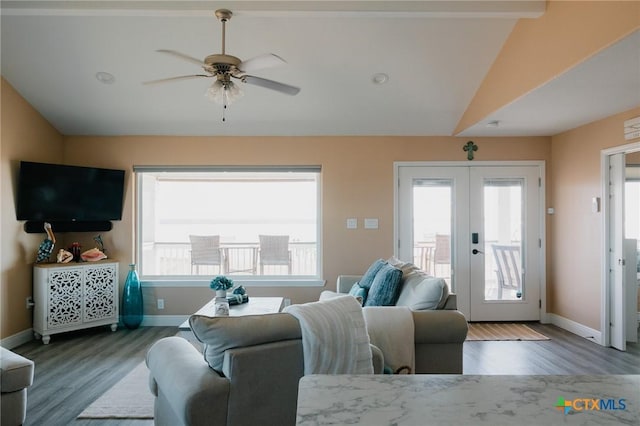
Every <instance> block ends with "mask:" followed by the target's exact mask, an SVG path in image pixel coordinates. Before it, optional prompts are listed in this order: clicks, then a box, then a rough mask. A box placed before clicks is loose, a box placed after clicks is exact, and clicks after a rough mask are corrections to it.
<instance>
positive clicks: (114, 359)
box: [13, 327, 178, 426]
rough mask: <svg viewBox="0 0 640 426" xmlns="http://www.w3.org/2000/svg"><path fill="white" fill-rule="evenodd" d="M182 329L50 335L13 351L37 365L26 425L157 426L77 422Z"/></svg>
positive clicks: (133, 422) (139, 422)
mask: <svg viewBox="0 0 640 426" xmlns="http://www.w3.org/2000/svg"><path fill="white" fill-rule="evenodd" d="M177 332H178V327H141V328H139V329H136V330H128V329H119V330H118V331H116V332H112V331H111V330H110V329H109V328H108V327H104V328H93V329H86V330H81V331H78V332H71V333H63V334H56V335H53V336H51V343H49V344H48V345H43V344H42V342H41V341H39V340H37V341H36V340H34V341H32V342H29V343H27V344H25V345H22V346H19V347H17V348H15V349H13V351H14V352H16V353H19V354H21V355H23V356H25V357H27V358H29V359H31V360H33V361H34V362H35V377H34V383H33V385H32V386H31V387H30V388H29V389H28V391H27V392H28V399H27V421H26V423H25V425H26V426H66V425H74V426H84V425H92V426H98V425H99V426H114V425H130V426H142V425H153V421H151V420H76V417H77V416H78V415H79V414H80V413H81V412H82V411H83V410H84V409H85V408H87V407H88V406H89V405H90V404H91V403H92V402H93V401H95V400H96V399H98V397H99V396H100V395H102V394H103V393H104V392H106V391H107V390H108V389H109V388H111V387H112V386H113V385H114V384H115V383H117V382H118V381H119V380H120V379H121V378H123V377H124V376H125V375H126V374H127V373H128V372H129V371H131V370H133V368H134V367H135V366H137V365H138V364H139V363H140V362H142V361H143V360H144V357H145V354H146V352H147V348H149V346H151V344H153V342H155V341H156V340H158V339H160V338H162V337H166V336H173V335H175V334H176V333H177Z"/></svg>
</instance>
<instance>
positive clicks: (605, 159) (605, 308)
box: [598, 142, 640, 346]
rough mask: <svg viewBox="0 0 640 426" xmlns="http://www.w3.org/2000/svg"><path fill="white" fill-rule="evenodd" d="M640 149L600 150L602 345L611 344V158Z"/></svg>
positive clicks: (635, 146)
mask: <svg viewBox="0 0 640 426" xmlns="http://www.w3.org/2000/svg"><path fill="white" fill-rule="evenodd" d="M635 151H640V142H634V143H630V144H625V145H620V146H616V147H613V148H607V149H603V150H602V151H600V178H601V180H600V182H601V183H600V185H601V190H602V200H603V202H602V203H601V204H602V213H603V214H602V224H601V226H602V241H603V244H602V259H604V262H603V265H602V271H601V273H600V294H601V298H602V302H601V304H600V332H601V334H600V336H601V337H600V341H599V342H598V343H600V344H601V345H602V346H611V329H610V326H609V324H610V323H611V309H610V303H611V283H610V281H609V269H610V267H611V262H610V260H609V250H610V249H611V235H610V232H609V221H610V220H611V211H610V209H609V203H608V200H609V195H610V193H609V158H610V157H611V156H612V155H615V154H622V153H625V154H626V153H630V152H635Z"/></svg>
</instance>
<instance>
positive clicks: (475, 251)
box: [471, 249, 484, 254]
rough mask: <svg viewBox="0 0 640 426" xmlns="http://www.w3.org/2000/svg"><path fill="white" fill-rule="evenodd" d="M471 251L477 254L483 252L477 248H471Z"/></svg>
mask: <svg viewBox="0 0 640 426" xmlns="http://www.w3.org/2000/svg"><path fill="white" fill-rule="evenodd" d="M471 253H473V254H478V253H484V252H482V251H480V250H478V249H473V250H471Z"/></svg>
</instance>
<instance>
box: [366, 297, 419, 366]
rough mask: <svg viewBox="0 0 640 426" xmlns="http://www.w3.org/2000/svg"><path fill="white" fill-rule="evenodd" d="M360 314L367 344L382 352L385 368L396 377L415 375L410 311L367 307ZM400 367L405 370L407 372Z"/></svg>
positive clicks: (388, 307) (402, 308) (399, 307)
mask: <svg viewBox="0 0 640 426" xmlns="http://www.w3.org/2000/svg"><path fill="white" fill-rule="evenodd" d="M363 314H364V319H365V322H366V323H367V330H368V331H369V338H370V339H371V344H373V345H375V346H377V347H378V348H379V349H380V350H381V351H382V354H383V355H384V364H385V366H387V367H389V368H391V370H392V371H393V372H394V373H396V374H397V373H401V374H402V373H404V374H407V373H408V374H413V373H415V370H416V362H415V338H414V324H413V315H412V314H411V310H410V309H409V308H407V307H405V306H368V307H366V308H365V309H363ZM403 367H409V368H410V370H409V371H407V369H406V368H403Z"/></svg>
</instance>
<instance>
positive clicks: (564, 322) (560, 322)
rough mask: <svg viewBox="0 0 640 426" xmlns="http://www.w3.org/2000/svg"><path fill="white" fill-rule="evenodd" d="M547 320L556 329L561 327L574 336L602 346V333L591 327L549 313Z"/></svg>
mask: <svg viewBox="0 0 640 426" xmlns="http://www.w3.org/2000/svg"><path fill="white" fill-rule="evenodd" d="M547 319H548V320H550V322H551V324H553V325H555V326H556V327H560V328H562V329H564V330H567V331H569V332H571V333H573V334H576V335H578V336H580V337H584V338H585V339H587V340H590V341H592V342H595V343H597V344H599V345H602V333H601V332H600V331H598V330H594V329H593V328H591V327H587V326H586V325H582V324H580V323H578V322H575V321H573V320H570V319H567V318H565V317H561V316H560V315H556V314H549V313H548V314H547Z"/></svg>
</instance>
